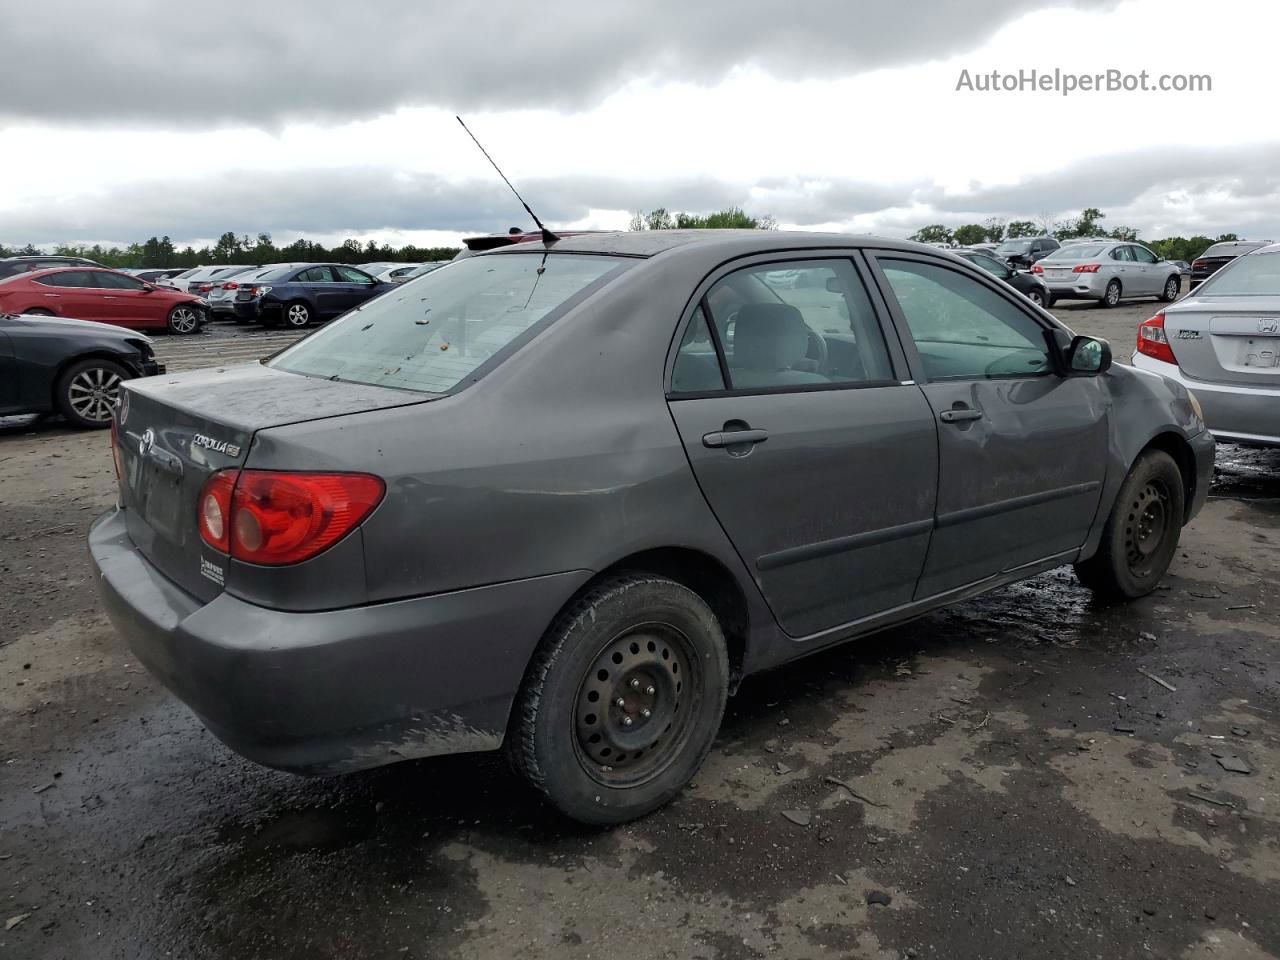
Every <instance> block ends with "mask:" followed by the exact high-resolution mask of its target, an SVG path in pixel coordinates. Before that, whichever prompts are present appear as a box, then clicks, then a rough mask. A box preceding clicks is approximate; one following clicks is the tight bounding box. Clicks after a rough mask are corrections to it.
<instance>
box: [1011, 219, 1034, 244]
mask: <svg viewBox="0 0 1280 960" xmlns="http://www.w3.org/2000/svg"><path fill="white" fill-rule="evenodd" d="M1039 235H1040V228H1039V227H1037V226H1036V225H1035V223H1034V222H1033V221H1031V220H1011V221H1010V222H1009V225H1008V226H1006V227H1005V228H1004V236H1005V239H1006V240H1017V239H1019V238H1021V237H1038V236H1039Z"/></svg>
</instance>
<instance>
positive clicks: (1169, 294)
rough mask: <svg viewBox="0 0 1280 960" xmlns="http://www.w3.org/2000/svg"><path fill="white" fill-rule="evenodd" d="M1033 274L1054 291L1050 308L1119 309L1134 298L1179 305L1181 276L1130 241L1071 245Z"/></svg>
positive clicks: (1172, 266) (1050, 293)
mask: <svg viewBox="0 0 1280 960" xmlns="http://www.w3.org/2000/svg"><path fill="white" fill-rule="evenodd" d="M1031 272H1032V273H1034V274H1036V275H1037V276H1038V277H1040V279H1041V280H1043V281H1044V283H1045V286H1046V287H1048V288H1049V298H1050V299H1049V302H1050V304H1053V303H1055V302H1057V301H1058V300H1096V301H1098V304H1099V305H1100V306H1104V307H1114V306H1115V305H1116V304H1117V303H1119V302H1120V301H1121V300H1128V299H1131V298H1133V297H1159V298H1160V299H1161V300H1163V301H1164V302H1166V303H1170V302H1172V301H1174V300H1176V299H1178V292H1179V290H1180V289H1181V288H1182V272H1181V271H1180V270H1179V269H1178V266H1177V264H1175V263H1173V262H1172V261H1170V260H1162V259H1160V257H1159V256H1157V255H1156V254H1155V252H1154V251H1152V250H1151V249H1150V248H1148V247H1145V246H1143V245H1142V244H1140V243H1133V242H1131V241H1127V240H1108V241H1107V242H1106V243H1070V244H1067V245H1066V246H1064V247H1062V248H1061V249H1060V250H1056V251H1055V252H1054V253H1052V254H1050V255H1049V256H1047V257H1045V258H1044V259H1043V260H1041V261H1040V262H1039V263H1037V264H1036V265H1035V266H1034V267H1032V268H1031Z"/></svg>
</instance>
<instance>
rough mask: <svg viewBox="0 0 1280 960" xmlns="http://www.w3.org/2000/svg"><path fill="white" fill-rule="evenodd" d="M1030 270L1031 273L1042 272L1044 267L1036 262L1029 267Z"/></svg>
mask: <svg viewBox="0 0 1280 960" xmlns="http://www.w3.org/2000/svg"><path fill="white" fill-rule="evenodd" d="M1031 272H1032V273H1044V267H1042V266H1040V264H1038V263H1037V264H1034V265H1033V266H1032V267H1031Z"/></svg>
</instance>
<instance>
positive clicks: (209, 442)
mask: <svg viewBox="0 0 1280 960" xmlns="http://www.w3.org/2000/svg"><path fill="white" fill-rule="evenodd" d="M191 446H192V448H195V447H203V448H204V449H206V450H212V451H213V452H214V453H225V454H226V455H227V456H228V457H238V456H240V447H239V445H238V444H234V443H228V442H227V441H226V440H215V439H213V437H206V436H205V435H204V434H203V433H197V434H196V435H195V436H194V437H192V438H191Z"/></svg>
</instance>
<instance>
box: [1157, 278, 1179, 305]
mask: <svg viewBox="0 0 1280 960" xmlns="http://www.w3.org/2000/svg"><path fill="white" fill-rule="evenodd" d="M1181 289H1182V278H1181V277H1179V276H1178V275H1177V274H1174V275H1173V276H1172V277H1170V278H1169V279H1168V280H1166V281H1165V282H1164V291H1163V292H1162V293H1161V294H1160V299H1161V300H1162V301H1164V302H1165V303H1173V301H1175V300H1177V299H1178V292H1179V291H1180V290H1181Z"/></svg>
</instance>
